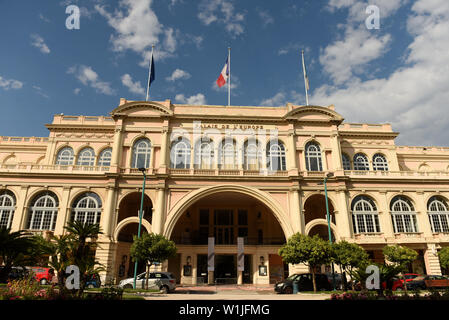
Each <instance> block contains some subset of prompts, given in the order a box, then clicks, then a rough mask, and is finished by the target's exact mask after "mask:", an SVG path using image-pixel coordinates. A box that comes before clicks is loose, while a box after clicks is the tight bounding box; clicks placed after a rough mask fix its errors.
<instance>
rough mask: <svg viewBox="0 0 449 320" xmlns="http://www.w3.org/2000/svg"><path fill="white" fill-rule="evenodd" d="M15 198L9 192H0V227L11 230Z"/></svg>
mask: <svg viewBox="0 0 449 320" xmlns="http://www.w3.org/2000/svg"><path fill="white" fill-rule="evenodd" d="M15 205H16V197H15V196H14V194H13V193H12V192H11V191H8V190H5V191H2V192H0V227H5V228H8V229H9V228H11V224H12V219H13V217H14V210H15Z"/></svg>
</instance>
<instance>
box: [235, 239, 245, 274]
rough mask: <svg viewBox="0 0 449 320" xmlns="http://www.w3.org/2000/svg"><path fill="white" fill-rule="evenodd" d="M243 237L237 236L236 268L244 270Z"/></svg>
mask: <svg viewBox="0 0 449 320" xmlns="http://www.w3.org/2000/svg"><path fill="white" fill-rule="evenodd" d="M243 249H244V245H243V238H242V237H238V238H237V270H238V271H244V270H245V254H244V252H243Z"/></svg>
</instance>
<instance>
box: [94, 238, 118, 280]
mask: <svg viewBox="0 0 449 320" xmlns="http://www.w3.org/2000/svg"><path fill="white" fill-rule="evenodd" d="M116 250H117V248H116V244H115V243H113V242H108V241H106V242H100V243H98V247H97V250H96V252H95V260H97V261H98V262H99V263H101V264H102V265H104V266H105V269H106V270H104V271H101V272H100V273H99V274H100V278H101V282H102V284H113V283H114V278H115V275H114V271H115V270H114V269H115V259H114V258H115V253H116Z"/></svg>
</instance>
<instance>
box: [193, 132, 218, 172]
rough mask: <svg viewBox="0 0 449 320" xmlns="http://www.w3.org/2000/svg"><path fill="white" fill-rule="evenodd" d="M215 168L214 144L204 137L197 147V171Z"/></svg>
mask: <svg viewBox="0 0 449 320" xmlns="http://www.w3.org/2000/svg"><path fill="white" fill-rule="evenodd" d="M213 166H214V143H213V141H212V140H210V139H209V138H207V137H203V138H201V139H200V140H198V142H197V143H196V147H195V169H212V168H213Z"/></svg>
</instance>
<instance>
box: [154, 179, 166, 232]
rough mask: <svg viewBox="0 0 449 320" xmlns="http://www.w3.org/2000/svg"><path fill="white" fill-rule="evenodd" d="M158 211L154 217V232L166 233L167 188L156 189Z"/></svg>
mask: <svg viewBox="0 0 449 320" xmlns="http://www.w3.org/2000/svg"><path fill="white" fill-rule="evenodd" d="M156 193H157V195H156V208H155V209H156V210H155V215H154V216H153V225H152V229H153V230H152V231H153V232H154V233H159V234H162V233H163V231H164V221H165V186H164V187H157V188H156Z"/></svg>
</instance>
